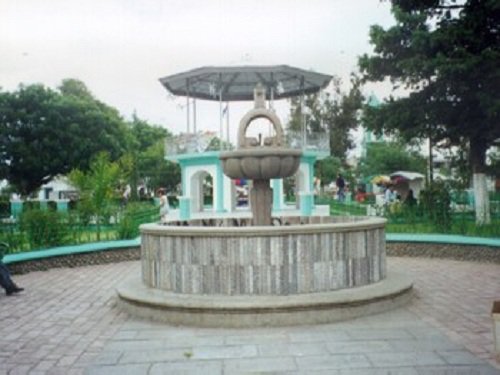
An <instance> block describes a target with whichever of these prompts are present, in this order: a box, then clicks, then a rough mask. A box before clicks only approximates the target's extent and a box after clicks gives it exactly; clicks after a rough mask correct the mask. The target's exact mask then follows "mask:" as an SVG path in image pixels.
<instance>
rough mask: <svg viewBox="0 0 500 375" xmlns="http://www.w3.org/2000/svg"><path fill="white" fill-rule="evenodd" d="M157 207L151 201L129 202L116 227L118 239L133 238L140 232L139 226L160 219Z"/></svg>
mask: <svg viewBox="0 0 500 375" xmlns="http://www.w3.org/2000/svg"><path fill="white" fill-rule="evenodd" d="M158 215H159V211H158V208H157V207H154V206H152V205H151V204H149V203H146V204H145V203H129V204H128V205H127V206H126V208H125V210H124V211H123V212H122V214H121V215H120V220H119V222H118V226H117V228H116V232H117V234H116V235H117V237H118V239H131V238H135V237H137V236H138V235H139V234H140V231H139V226H140V225H141V224H144V223H151V222H155V221H157V220H158Z"/></svg>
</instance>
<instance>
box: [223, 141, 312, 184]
mask: <svg viewBox="0 0 500 375" xmlns="http://www.w3.org/2000/svg"><path fill="white" fill-rule="evenodd" d="M301 155H302V151H301V150H295V149H289V148H282V147H262V148H250V149H239V150H236V151H226V152H223V153H221V154H220V156H219V158H220V160H221V162H222V169H223V170H224V174H226V176H228V177H230V178H232V179H240V178H244V179H249V180H268V179H273V178H286V177H290V176H293V174H294V173H295V172H296V171H297V169H298V167H299V164H300V156H301Z"/></svg>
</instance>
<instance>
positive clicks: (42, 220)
mask: <svg viewBox="0 0 500 375" xmlns="http://www.w3.org/2000/svg"><path fill="white" fill-rule="evenodd" d="M19 225H20V228H21V231H23V232H25V233H26V238H27V240H28V243H29V246H30V248H31V249H37V248H44V247H51V246H59V245H63V244H65V237H66V235H67V232H68V226H67V225H66V223H65V222H64V214H61V213H59V212H55V211H51V210H40V209H32V210H27V211H24V212H23V213H22V214H21V216H20V218H19Z"/></svg>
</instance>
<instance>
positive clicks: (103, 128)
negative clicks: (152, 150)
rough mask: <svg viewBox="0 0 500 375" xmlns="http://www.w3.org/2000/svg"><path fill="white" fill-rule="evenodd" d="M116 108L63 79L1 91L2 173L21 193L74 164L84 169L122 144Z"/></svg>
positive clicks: (122, 128) (121, 123)
mask: <svg viewBox="0 0 500 375" xmlns="http://www.w3.org/2000/svg"><path fill="white" fill-rule="evenodd" d="M125 137H126V129H125V124H124V121H123V119H122V118H121V116H120V115H119V113H118V111H116V110H115V109H114V108H111V107H109V106H107V105H105V104H103V103H101V102H99V101H98V100H96V99H94V98H93V96H92V95H91V94H90V92H89V91H88V89H87V88H86V87H85V85H84V84H83V83H82V82H80V81H77V80H65V81H63V83H62V85H61V86H60V88H59V91H55V90H52V89H50V88H47V87H44V86H43V85H39V84H33V85H29V86H24V85H20V86H19V88H18V90H17V91H14V92H0V172H1V173H2V176H1V177H3V178H6V179H8V181H9V183H10V184H11V185H13V186H14V187H15V188H16V189H17V191H18V192H20V193H21V194H22V195H28V194H31V193H33V192H35V191H36V190H37V189H38V188H39V187H40V186H41V185H43V184H44V183H47V182H49V181H50V180H51V179H53V178H54V177H55V176H57V175H59V174H66V173H68V172H69V171H70V170H72V169H73V168H79V169H87V168H88V167H89V163H90V160H91V158H92V157H93V156H94V155H95V154H97V153H98V152H100V151H106V152H108V153H109V154H110V155H111V158H112V159H116V158H118V157H119V156H120V155H121V154H122V153H123V151H124V149H125V143H126V139H125Z"/></svg>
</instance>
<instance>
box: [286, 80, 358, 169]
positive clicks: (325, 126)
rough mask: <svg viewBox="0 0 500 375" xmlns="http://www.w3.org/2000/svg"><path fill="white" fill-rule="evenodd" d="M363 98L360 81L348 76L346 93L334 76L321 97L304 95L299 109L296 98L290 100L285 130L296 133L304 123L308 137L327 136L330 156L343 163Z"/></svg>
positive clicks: (350, 145) (349, 146) (351, 146)
mask: <svg viewBox="0 0 500 375" xmlns="http://www.w3.org/2000/svg"><path fill="white" fill-rule="evenodd" d="M362 102H363V95H362V94H361V80H360V79H359V78H358V77H357V76H356V75H354V74H353V75H352V76H351V86H350V89H349V91H348V92H347V93H346V92H344V91H342V82H341V80H340V79H339V78H338V77H334V78H333V80H332V84H331V87H330V90H329V91H328V90H327V91H325V95H323V96H321V95H318V94H313V95H308V96H306V97H305V99H304V106H303V108H304V109H302V107H301V102H300V99H299V98H295V99H292V101H291V108H290V120H289V122H288V130H289V131H290V130H291V131H294V132H300V131H301V126H302V121H304V120H305V123H306V131H307V133H308V135H309V136H310V135H313V134H315V135H317V136H321V134H329V137H330V138H329V142H330V154H331V156H334V157H337V158H340V160H341V161H342V162H343V163H345V160H346V158H347V153H348V152H349V150H351V149H352V148H354V140H353V137H352V132H351V131H352V130H354V129H356V127H357V126H358V111H359V110H360V109H361V106H362Z"/></svg>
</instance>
